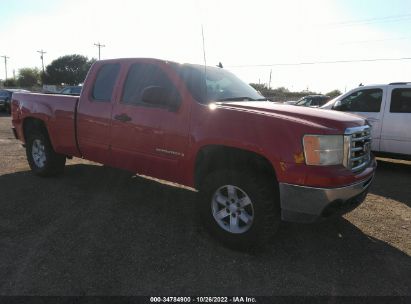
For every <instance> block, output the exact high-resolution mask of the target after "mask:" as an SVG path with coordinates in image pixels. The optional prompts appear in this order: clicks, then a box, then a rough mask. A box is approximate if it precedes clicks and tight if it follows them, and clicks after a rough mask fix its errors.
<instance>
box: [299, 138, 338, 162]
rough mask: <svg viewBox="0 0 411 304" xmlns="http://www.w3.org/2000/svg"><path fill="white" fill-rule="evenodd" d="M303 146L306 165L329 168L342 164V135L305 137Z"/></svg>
mask: <svg viewBox="0 0 411 304" xmlns="http://www.w3.org/2000/svg"><path fill="white" fill-rule="evenodd" d="M303 146H304V156H305V163H306V164H307V165H317V166H330V165H341V164H343V159H344V136H343V135H305V136H304V138H303Z"/></svg>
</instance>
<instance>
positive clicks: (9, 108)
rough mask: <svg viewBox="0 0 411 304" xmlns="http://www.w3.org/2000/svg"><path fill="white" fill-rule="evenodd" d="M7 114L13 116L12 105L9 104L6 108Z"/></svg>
mask: <svg viewBox="0 0 411 304" xmlns="http://www.w3.org/2000/svg"><path fill="white" fill-rule="evenodd" d="M6 113H7V114H9V115H10V114H11V105H10V104H9V105H8V106H6Z"/></svg>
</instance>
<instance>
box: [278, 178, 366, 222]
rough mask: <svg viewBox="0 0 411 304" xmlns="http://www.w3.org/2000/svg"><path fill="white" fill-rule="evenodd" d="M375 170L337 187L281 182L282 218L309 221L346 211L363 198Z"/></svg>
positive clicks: (291, 220)
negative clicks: (348, 183) (367, 175)
mask: <svg viewBox="0 0 411 304" xmlns="http://www.w3.org/2000/svg"><path fill="white" fill-rule="evenodd" d="M373 178H374V174H373V175H372V176H369V177H368V178H366V179H365V180H363V181H361V182H358V183H355V184H352V185H349V186H345V187H340V188H315V187H306V186H299V185H292V184H286V183H280V199H281V218H282V219H283V220H284V221H290V222H302V223H310V222H315V221H317V220H320V219H321V218H326V217H329V216H331V215H334V214H344V213H347V212H349V211H351V210H353V209H354V208H356V207H357V206H359V205H360V204H361V203H362V202H363V201H364V199H365V197H366V195H367V193H368V189H369V187H370V185H371V183H372V180H373Z"/></svg>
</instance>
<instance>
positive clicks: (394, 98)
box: [390, 89, 411, 113]
mask: <svg viewBox="0 0 411 304" xmlns="http://www.w3.org/2000/svg"><path fill="white" fill-rule="evenodd" d="M390 112H391V113H411V89H394V90H392V94H391V106H390Z"/></svg>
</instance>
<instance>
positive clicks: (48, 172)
mask: <svg viewBox="0 0 411 304" xmlns="http://www.w3.org/2000/svg"><path fill="white" fill-rule="evenodd" d="M35 141H37V143H38V142H40V143H41V144H42V145H43V146H44V155H45V160H44V162H43V166H40V165H38V162H36V161H35V159H34V156H33V143H34V142H35ZM26 156H27V161H28V163H29V165H30V168H31V170H32V171H33V173H34V174H36V175H38V176H42V177H48V176H56V175H59V174H61V173H63V171H64V166H65V164H66V156H65V155H62V154H58V153H56V152H55V151H54V149H53V147H52V145H51V143H50V139H49V137H48V135H47V132H46V131H44V130H41V129H40V130H39V129H37V130H33V131H31V132H30V133H29V134H28V136H27V141H26Z"/></svg>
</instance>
